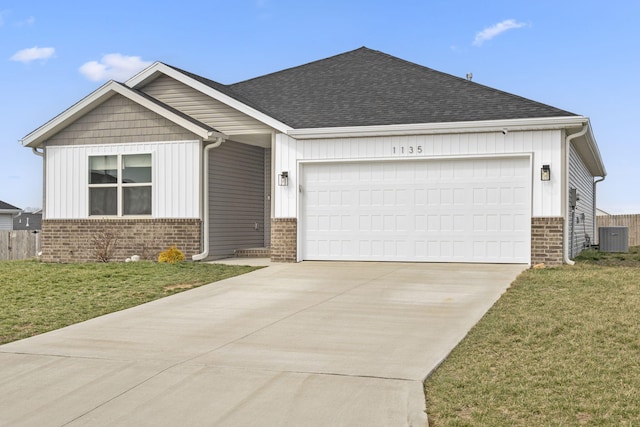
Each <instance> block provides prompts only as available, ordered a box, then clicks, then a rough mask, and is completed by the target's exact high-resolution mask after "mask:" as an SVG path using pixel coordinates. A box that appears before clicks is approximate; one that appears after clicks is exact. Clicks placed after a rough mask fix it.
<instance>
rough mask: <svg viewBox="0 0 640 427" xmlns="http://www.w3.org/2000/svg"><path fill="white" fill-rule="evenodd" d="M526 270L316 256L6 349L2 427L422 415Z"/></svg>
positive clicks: (419, 421) (361, 421)
mask: <svg viewBox="0 0 640 427" xmlns="http://www.w3.org/2000/svg"><path fill="white" fill-rule="evenodd" d="M525 268H526V266H524V265H479V264H413V263H337V262H303V263H299V264H276V265H272V266H270V267H268V268H265V269H262V270H259V271H256V272H253V273H250V274H247V275H243V276H239V277H235V278H232V279H228V280H225V281H222V282H217V283H214V284H211V285H208V286H203V287H200V288H197V289H193V290H190V291H187V292H184V293H181V294H178V295H174V296H171V297H169V298H165V299H162V300H158V301H154V302H151V303H149V304H145V305H142V306H139V307H135V308H132V309H129V310H125V311H121V312H118V313H113V314H110V315H107V316H103V317H100V318H97V319H93V320H90V321H87V322H84V323H80V324H77V325H73V326H70V327H67V328H64V329H60V330H57V331H53V332H50V333H47V334H43V335H40V336H37V337H33V338H29V339H26V340H22V341H17V342H14V343H10V344H6V345H4V346H0V425H1V426H5V425H7V426H23V425H28V426H83V425H91V426H107V425H109V426H113V425H131V426H165V425H166V426H179V425H180V426H183V425H184V426H187V425H188V426H234V427H235V426H303V425H304V426H329V425H330V426H350V427H353V426H367V427H371V426H385V427H386V426H420V427H422V426H424V425H425V423H426V416H425V413H424V411H425V401H424V393H423V390H422V381H423V380H424V379H425V377H426V376H427V375H428V374H429V373H430V372H431V371H432V370H433V369H434V368H435V367H436V366H437V365H438V364H439V363H440V362H441V361H442V360H443V359H444V358H445V357H446V356H447V354H448V353H449V352H450V351H451V350H452V349H453V348H454V347H455V345H456V344H457V343H458V342H459V341H460V340H461V339H462V338H463V337H464V336H465V335H466V333H467V331H468V330H469V329H470V328H471V327H472V326H473V325H474V324H475V323H476V322H477V321H478V320H479V319H480V318H481V317H482V316H483V314H484V313H485V312H486V311H487V310H488V309H489V307H491V305H493V303H494V302H495V301H496V300H497V299H498V298H499V296H500V295H501V294H502V293H503V292H504V291H505V290H506V288H507V287H508V286H509V284H510V283H511V282H512V281H513V279H514V278H515V277H516V276H517V275H518V274H519V273H520V272H521V271H522V270H523V269H525Z"/></svg>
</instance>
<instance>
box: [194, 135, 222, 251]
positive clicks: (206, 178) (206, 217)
mask: <svg viewBox="0 0 640 427" xmlns="http://www.w3.org/2000/svg"><path fill="white" fill-rule="evenodd" d="M223 142H224V139H223V138H220V137H218V138H216V142H214V143H213V144H209V145H207V146H206V147H204V153H203V154H202V158H203V160H202V162H203V163H204V168H203V170H204V172H203V173H204V183H203V185H202V193H203V196H202V199H201V200H202V203H204V208H203V213H202V215H203V218H202V233H203V239H202V244H203V246H204V247H203V252H202V253H199V254H196V255H194V256H192V257H191V259H192V260H193V261H202V260H203V259H205V258H207V257H208V256H209V151H211V150H212V149H214V148H218V147H220V146H221V145H222V143H223Z"/></svg>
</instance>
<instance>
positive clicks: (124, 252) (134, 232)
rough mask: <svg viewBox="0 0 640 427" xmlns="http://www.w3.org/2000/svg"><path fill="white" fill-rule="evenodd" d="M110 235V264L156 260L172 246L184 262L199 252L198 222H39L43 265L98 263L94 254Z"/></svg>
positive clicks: (111, 220) (92, 220)
mask: <svg viewBox="0 0 640 427" xmlns="http://www.w3.org/2000/svg"><path fill="white" fill-rule="evenodd" d="M109 235H112V236H114V237H115V244H114V245H113V246H114V250H113V253H112V256H111V257H110V260H111V261H124V260H125V259H127V258H129V257H131V256H132V255H138V256H140V258H141V259H149V260H157V258H158V254H159V253H160V252H161V251H163V250H165V249H167V248H168V247H169V246H173V245H175V246H176V247H177V248H178V249H180V250H181V251H182V252H183V253H184V255H185V257H186V258H187V259H190V258H191V256H192V255H195V254H197V253H199V252H200V220H199V219H79V220H75V219H68V220H67V219H55V220H44V221H43V222H42V256H41V259H42V261H44V262H91V261H97V260H98V259H97V256H96V254H97V251H98V250H99V249H100V247H101V246H104V242H105V241H106V239H107V238H108V237H109Z"/></svg>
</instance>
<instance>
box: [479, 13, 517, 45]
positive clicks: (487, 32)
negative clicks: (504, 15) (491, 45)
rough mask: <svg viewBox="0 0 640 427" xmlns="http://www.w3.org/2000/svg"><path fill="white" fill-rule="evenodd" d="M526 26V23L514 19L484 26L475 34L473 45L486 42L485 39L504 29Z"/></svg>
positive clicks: (489, 38)
mask: <svg viewBox="0 0 640 427" xmlns="http://www.w3.org/2000/svg"><path fill="white" fill-rule="evenodd" d="M526 26H527V24H525V23H523V22H517V21H516V20H515V19H507V20H505V21H502V22H498V23H497V24H495V25H493V26H491V27H488V28H485V29H484V30H482V31H480V32H479V33H478V34H476V38H475V39H474V40H473V45H474V46H480V45H482V43H484V42H486V41H487V40H491V39H492V38H494V37H496V36H497V35H500V34H502V33H504V32H505V31H508V30H512V29H514V28H522V27H526Z"/></svg>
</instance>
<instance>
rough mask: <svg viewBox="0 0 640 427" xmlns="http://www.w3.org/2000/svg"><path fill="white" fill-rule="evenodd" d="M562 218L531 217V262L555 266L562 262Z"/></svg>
mask: <svg viewBox="0 0 640 427" xmlns="http://www.w3.org/2000/svg"><path fill="white" fill-rule="evenodd" d="M563 239H564V220H563V219H562V217H550V218H532V219H531V264H532V265H535V264H540V263H544V264H545V265H546V266H557V265H562V263H563V254H562V251H563Z"/></svg>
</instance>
